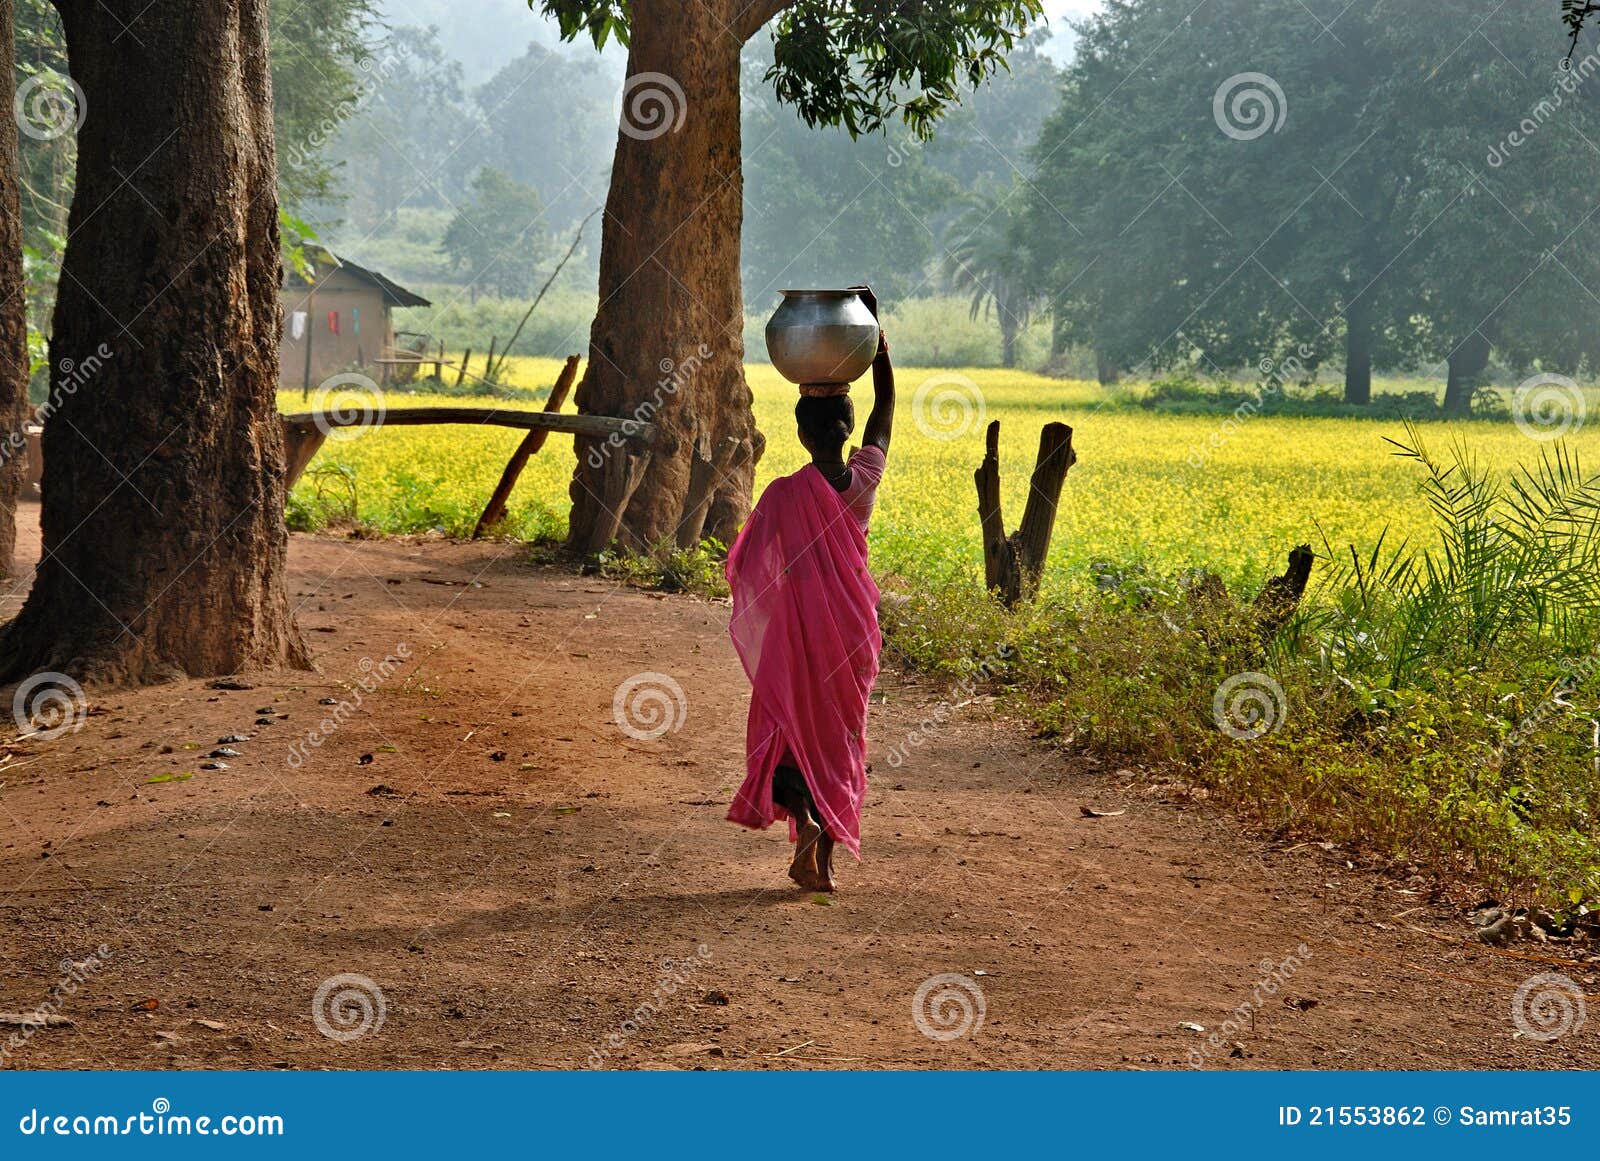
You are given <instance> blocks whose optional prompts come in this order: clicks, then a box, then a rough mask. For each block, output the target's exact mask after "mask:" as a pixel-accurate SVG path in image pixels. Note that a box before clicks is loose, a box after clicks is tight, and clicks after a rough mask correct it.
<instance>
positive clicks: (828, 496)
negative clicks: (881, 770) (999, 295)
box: [728, 288, 894, 891]
mask: <svg viewBox="0 0 1600 1161" xmlns="http://www.w3.org/2000/svg"><path fill="white" fill-rule="evenodd" d="M857 289H861V290H862V295H861V297H862V298H863V299H864V300H866V303H867V305H868V306H869V307H871V309H872V313H873V314H874V315H876V314H877V313H878V303H877V299H876V298H875V297H873V295H872V292H871V291H870V290H865V289H864V288H857ZM872 390H873V401H872V414H871V415H870V416H868V418H867V426H866V428H865V430H864V431H863V432H862V434H861V444H862V446H861V448H860V449H859V450H858V451H855V452H853V453H852V454H851V455H850V457H849V459H846V458H845V455H844V447H845V442H846V441H847V440H848V439H849V438H850V433H851V432H852V431H853V430H854V429H855V411H854V408H853V407H852V405H851V403H850V397H849V396H848V395H831V396H824V397H816V396H802V397H801V399H800V402H799V403H798V404H797V405H796V406H795V420H796V422H797V423H798V425H799V429H800V442H801V444H802V445H803V446H804V447H805V449H806V451H808V452H810V453H811V463H809V464H807V465H806V466H805V467H803V468H801V469H800V470H799V471H798V472H795V473H794V474H793V475H790V476H785V477H783V478H782V479H780V480H774V481H773V482H772V483H771V484H769V485H768V486H767V489H766V491H765V492H763V493H762V495H761V501H760V503H758V504H757V505H756V507H755V511H753V512H752V513H751V514H750V519H749V520H748V521H746V523H745V526H744V528H743V530H742V531H741V532H740V533H739V538H738V540H737V541H735V542H734V545H733V549H732V550H731V551H730V552H729V553H728V583H729V585H730V586H731V587H732V589H733V622H732V626H731V632H732V635H733V644H734V648H735V649H736V650H737V651H738V654H739V660H740V661H741V662H743V664H744V670H745V673H746V674H747V675H748V676H749V678H750V683H751V685H752V687H753V690H752V693H751V697H750V719H749V722H748V724H747V726H746V732H745V759H746V766H747V772H746V774H745V779H744V784H743V785H742V786H740V787H739V793H738V794H736V795H735V796H734V799H733V804H732V805H731V806H730V807H729V809H728V818H729V819H731V820H732V821H733V822H737V823H739V824H740V825H742V826H748V827H752V828H754V829H757V830H759V829H763V828H765V827H767V826H770V825H771V824H772V823H774V822H776V821H778V820H779V819H780V818H787V819H788V821H789V838H790V841H791V842H793V843H794V844H795V851H794V859H793V861H792V862H791V864H790V866H789V877H790V878H791V879H793V880H794V881H795V882H796V883H798V884H800V885H801V886H802V887H805V888H807V889H809V890H815V891H832V890H833V887H834V883H833V848H834V844H835V843H843V844H844V845H845V847H846V849H848V850H849V851H850V853H851V854H852V855H854V856H855V857H856V858H857V859H859V858H860V857H861V804H862V801H863V799H864V798H865V797H866V792H867V763H866V759H867V695H868V694H870V693H871V692H872V682H873V679H874V678H875V677H876V676H877V674H878V650H879V647H880V645H881V643H882V641H881V637H880V636H879V632H878V586H877V585H876V584H874V583H873V580H872V575H871V574H870V573H869V572H868V571H867V522H868V521H869V520H870V519H871V517H872V506H873V503H874V501H875V500H876V499H877V494H878V481H879V480H880V479H882V477H883V470H884V465H885V463H886V457H887V455H888V451H889V435H890V431H891V429H892V427H893V424H894V369H893V367H892V366H891V365H890V363H889V345H888V343H887V342H886V341H885V340H884V338H883V335H882V332H881V331H880V332H879V337H878V355H877V358H876V359H875V360H874V361H873V364H872Z"/></svg>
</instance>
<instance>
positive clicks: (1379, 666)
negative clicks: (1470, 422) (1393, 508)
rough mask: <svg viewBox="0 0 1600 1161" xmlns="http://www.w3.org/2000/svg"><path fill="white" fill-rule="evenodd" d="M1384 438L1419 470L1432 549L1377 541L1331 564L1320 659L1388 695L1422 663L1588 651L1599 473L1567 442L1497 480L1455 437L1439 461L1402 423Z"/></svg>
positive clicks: (1598, 599) (1596, 601)
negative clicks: (1535, 648)
mask: <svg viewBox="0 0 1600 1161" xmlns="http://www.w3.org/2000/svg"><path fill="white" fill-rule="evenodd" d="M1390 442H1391V443H1394V445H1395V446H1396V447H1397V448H1398V449H1399V450H1398V452H1397V453H1396V454H1397V455H1399V456H1401V457H1403V458H1406V459H1409V460H1413V461H1415V462H1416V463H1417V464H1419V465H1420V466H1421V467H1422V469H1423V471H1424V473H1425V482H1424V485H1423V494H1424V496H1425V497H1426V498H1427V501H1428V504H1429V506H1430V508H1431V509H1432V511H1433V514H1434V517H1435V523H1436V527H1437V530H1438V533H1439V547H1437V548H1432V547H1429V548H1422V549H1418V548H1413V547H1411V546H1409V545H1406V544H1404V543H1402V544H1401V545H1399V546H1398V547H1396V548H1394V549H1391V550H1387V551H1386V550H1385V547H1384V543H1383V538H1381V537H1380V539H1379V541H1378V543H1377V544H1376V545H1375V546H1374V547H1373V548H1372V549H1371V550H1370V551H1369V552H1367V553H1366V554H1358V553H1357V552H1356V551H1355V549H1354V548H1353V547H1352V548H1351V549H1350V551H1349V554H1348V561H1347V562H1346V561H1343V560H1339V559H1338V558H1335V559H1334V561H1333V565H1334V568H1333V572H1332V574H1331V579H1330V581H1329V583H1330V585H1331V586H1332V587H1333V589H1334V590H1335V591H1336V592H1337V593H1338V599H1337V600H1335V601H1334V602H1332V603H1331V604H1330V606H1329V607H1328V608H1327V609H1326V610H1325V611H1324V612H1323V613H1321V614H1320V615H1319V617H1318V620H1317V622H1316V628H1317V631H1318V635H1319V638H1320V640H1321V642H1322V648H1323V649H1324V650H1325V651H1326V657H1327V659H1328V660H1327V663H1328V665H1329V666H1330V667H1332V668H1334V669H1335V670H1336V671H1337V670H1341V669H1350V670H1352V671H1354V672H1356V673H1359V674H1361V675H1363V676H1364V677H1366V678H1368V679H1377V680H1380V681H1381V683H1382V687H1383V688H1385V689H1389V690H1396V689H1400V688H1403V687H1405V686H1407V685H1412V684H1416V683H1418V682H1419V681H1423V680H1425V673H1426V672H1427V671H1430V670H1437V669H1439V668H1441V667H1449V666H1451V665H1461V666H1483V665H1486V664H1490V663H1491V662H1492V660H1493V657H1494V655H1495V654H1496V653H1497V652H1498V651H1499V650H1500V649H1501V648H1502V647H1504V646H1506V645H1507V644H1508V643H1514V642H1518V641H1526V640H1539V641H1543V640H1548V641H1549V642H1550V643H1551V645H1552V646H1553V647H1554V648H1556V649H1557V650H1562V651H1573V650H1582V649H1584V648H1586V647H1588V645H1589V644H1590V643H1591V640H1592V637H1593V634H1594V632H1595V626H1596V624H1600V620H1597V617H1596V614H1597V613H1600V477H1596V476H1588V475H1585V474H1584V472H1583V469H1582V466H1581V465H1580V463H1579V460H1578V456H1577V454H1576V453H1575V452H1573V451H1572V450H1570V449H1569V448H1567V447H1566V446H1565V445H1557V446H1556V447H1555V448H1554V449H1551V450H1547V451H1545V452H1544V454H1543V455H1542V456H1541V458H1540V459H1539V461H1538V462H1537V463H1536V464H1534V465H1533V466H1531V467H1530V466H1526V465H1525V466H1522V467H1519V468H1518V469H1516V471H1515V472H1513V473H1512V475H1511V476H1510V478H1509V479H1507V480H1502V479H1501V478H1500V477H1499V476H1498V475H1497V474H1495V473H1493V472H1490V471H1488V470H1486V469H1485V468H1483V467H1482V466H1481V465H1480V464H1479V463H1478V461H1477V460H1476V459H1475V457H1474V456H1473V455H1472V454H1471V453H1470V452H1469V451H1468V450H1467V448H1466V447H1465V446H1464V445H1463V444H1461V443H1460V442H1456V443H1454V444H1452V446H1451V452H1450V458H1449V460H1447V461H1446V460H1440V459H1437V458H1436V457H1435V456H1433V455H1432V454H1430V453H1429V452H1428V450H1427V448H1426V447H1425V446H1424V444H1423V441H1422V439H1421V437H1420V435H1419V433H1418V432H1417V430H1416V428H1414V427H1410V426H1409V425H1408V427H1407V437H1406V439H1405V441H1404V442H1399V441H1392V440H1391V441H1390ZM1329 555H1330V556H1333V555H1334V554H1333V553H1331V552H1330V553H1329Z"/></svg>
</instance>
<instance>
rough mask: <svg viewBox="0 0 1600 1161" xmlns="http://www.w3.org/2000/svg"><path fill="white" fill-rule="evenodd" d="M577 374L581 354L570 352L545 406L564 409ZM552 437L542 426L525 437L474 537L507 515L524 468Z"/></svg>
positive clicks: (551, 408)
mask: <svg viewBox="0 0 1600 1161" xmlns="http://www.w3.org/2000/svg"><path fill="white" fill-rule="evenodd" d="M577 378H578V356H577V355H569V356H567V362H566V366H564V367H562V368H561V375H560V376H559V377H558V378H557V379H556V381H555V386H553V387H551V388H550V395H549V398H547V399H546V400H545V401H544V409H545V410H546V411H550V412H556V411H560V410H561V405H562V404H563V403H565V402H566V401H567V393H568V392H569V391H571V390H572V384H573V383H574V382H576V381H577ZM549 438H550V433H549V432H548V431H540V430H534V431H530V432H529V433H528V434H527V435H525V436H523V437H522V442H521V443H520V444H518V445H517V450H516V451H515V452H513V453H512V454H511V459H510V461H509V462H508V463H507V464H506V468H505V471H503V472H501V473H500V482H499V483H498V484H496V485H495V488H494V495H492V496H490V497H489V502H488V504H486V505H484V509H483V515H482V516H479V517H478V526H477V527H476V528H474V529H473V530H472V539H474V540H477V539H478V538H480V537H481V536H483V534H484V533H485V532H487V531H488V530H489V529H491V528H493V527H494V526H495V525H496V524H498V523H500V521H501V520H504V519H505V515H506V504H507V502H508V501H509V500H510V499H511V489H513V488H515V487H516V486H517V479H518V477H519V476H521V475H522V469H523V468H525V467H526V466H527V464H528V460H529V458H530V457H531V456H533V455H534V454H536V453H537V452H538V451H539V449H540V448H542V447H544V441H545V440H547V439H549Z"/></svg>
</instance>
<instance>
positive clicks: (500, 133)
mask: <svg viewBox="0 0 1600 1161" xmlns="http://www.w3.org/2000/svg"><path fill="white" fill-rule="evenodd" d="M621 84H622V78H621V77H620V76H617V75H614V73H613V70H612V69H610V68H609V67H605V63H604V62H603V61H601V60H596V59H590V58H587V57H584V56H579V55H576V54H575V53H574V52H572V51H570V50H566V51H563V50H557V49H549V48H545V47H544V46H542V45H539V44H530V45H528V47H527V49H526V50H525V51H524V52H523V54H522V55H521V56H520V57H518V58H517V59H516V60H513V61H511V62H510V63H508V64H507V65H506V66H505V67H504V68H502V69H500V71H499V72H497V73H495V74H494V76H492V77H490V78H489V79H488V80H487V81H485V82H484V83H483V84H482V85H481V86H479V87H478V88H477V89H475V90H474V91H473V93H472V103H473V104H474V105H475V106H476V108H477V117H478V118H479V120H480V123H481V124H482V125H483V132H482V133H481V134H480V135H479V136H478V137H477V138H475V139H474V143H473V144H474V145H475V146H476V148H477V149H478V150H481V151H483V152H484V154H485V155H486V156H484V157H483V160H485V161H487V162H488V163H489V164H492V165H494V166H496V167H498V168H499V169H502V170H504V171H505V172H506V173H507V174H508V175H510V176H511V177H513V178H515V179H516V180H517V181H520V182H522V183H523V184H525V185H530V186H532V187H533V188H535V189H537V190H538V191H539V194H540V196H541V197H542V198H543V199H544V205H545V210H546V221H547V222H548V224H549V228H550V230H551V231H552V232H553V233H554V232H562V231H565V230H566V229H567V228H568V227H569V226H575V225H576V224H577V222H578V221H579V220H580V219H581V218H582V217H583V216H584V215H585V214H587V213H588V212H589V211H590V210H592V209H594V208H595V207H596V206H598V205H601V204H602V203H603V202H604V201H605V188H606V177H607V173H608V171H609V169H610V165H611V155H612V153H614V152H615V150H616V144H617V119H616V114H615V112H614V111H613V109H612V102H613V98H614V96H615V94H616V91H617V88H618V87H619V86H620V85H621ZM469 156H471V157H472V158H474V159H477V154H476V153H469Z"/></svg>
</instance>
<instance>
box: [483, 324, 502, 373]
mask: <svg viewBox="0 0 1600 1161" xmlns="http://www.w3.org/2000/svg"><path fill="white" fill-rule="evenodd" d="M499 341H500V336H499V335H490V336H489V361H488V362H487V363H485V364H484V365H483V376H482V377H483V381H484V382H485V383H489V384H493V383H494V348H495V344H496V343H498V342H499Z"/></svg>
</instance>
